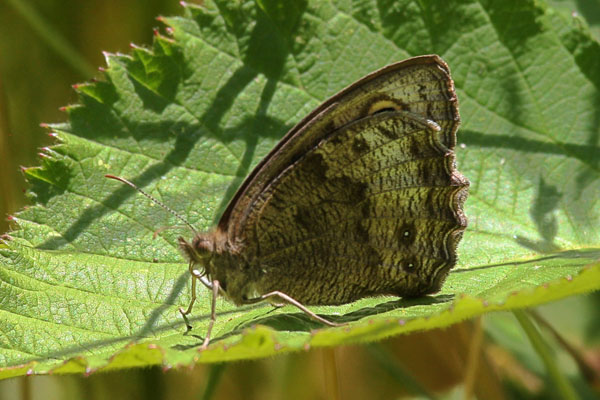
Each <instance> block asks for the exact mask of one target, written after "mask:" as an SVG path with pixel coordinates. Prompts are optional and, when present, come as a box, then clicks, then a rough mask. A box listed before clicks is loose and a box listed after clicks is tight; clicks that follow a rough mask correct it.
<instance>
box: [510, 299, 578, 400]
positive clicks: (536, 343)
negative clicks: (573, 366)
mask: <svg viewBox="0 0 600 400" xmlns="http://www.w3.org/2000/svg"><path fill="white" fill-rule="evenodd" d="M513 314H514V315H515V317H516V318H517V321H519V324H520V325H521V327H522V328H523V330H524V331H525V334H526V335H527V337H528V338H529V341H530V342H531V345H532V346H533V348H534V349H535V351H536V352H537V353H538V355H539V356H540V358H541V359H542V362H543V363H544V365H545V366H546V370H547V371H548V375H549V376H550V379H551V380H552V382H553V383H554V384H555V385H556V388H557V390H558V392H559V393H560V395H561V397H562V398H563V399H569V400H570V399H572V400H575V399H577V398H578V397H577V394H576V393H575V389H573V386H571V384H570V383H569V381H568V379H567V378H565V376H564V375H563V374H562V373H561V371H560V368H559V367H558V365H557V364H556V361H555V360H554V357H553V356H552V354H551V353H550V348H549V346H548V344H547V343H546V342H545V341H544V339H543V338H542V335H540V332H539V331H538V330H537V328H536V327H535V326H534V324H533V323H532V322H531V319H530V318H529V316H528V315H527V314H526V313H525V311H523V310H515V311H513Z"/></svg>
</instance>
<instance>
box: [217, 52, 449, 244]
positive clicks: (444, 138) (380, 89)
mask: <svg viewBox="0 0 600 400" xmlns="http://www.w3.org/2000/svg"><path fill="white" fill-rule="evenodd" d="M449 73H450V72H449V69H448V66H447V65H446V63H445V62H444V61H443V60H442V59H441V58H439V57H438V56H436V55H427V56H419V57H414V58H410V59H408V60H404V61H401V62H398V63H396V64H392V65H388V66H387V67H384V68H382V69H380V70H378V71H375V72H373V73H371V74H369V75H367V76H365V77H364V78H362V79H360V80H359V81H357V82H355V83H354V84H352V85H350V86H348V87H347V88H346V89H344V90H342V91H340V92H339V93H338V94H336V95H335V96H333V97H331V98H330V99H329V100H327V101H325V102H324V103H323V104H321V105H320V106H319V107H317V108H316V109H315V110H314V111H312V112H311V113H310V114H309V115H307V116H306V118H304V119H303V120H302V121H301V122H300V123H298V124H297V125H296V126H295V127H294V128H292V129H291V130H290V131H289V132H288V133H287V134H286V135H285V136H284V137H283V138H282V139H281V141H280V142H279V143H278V144H277V145H276V146H275V148H274V149H273V150H272V151H271V152H270V153H269V154H268V155H267V156H266V157H265V158H264V159H263V160H262V161H261V162H260V163H259V164H258V165H257V166H256V168H255V169H254V170H253V171H252V172H251V173H250V175H249V176H248V177H247V178H246V180H245V181H244V182H243V183H242V185H241V186H240V188H239V189H238V191H237V192H236V194H235V196H234V197H233V199H232V200H231V201H230V203H229V205H228V207H227V209H226V210H225V212H224V214H223V216H222V217H221V220H220V221H219V230H220V231H222V232H225V233H226V236H227V237H228V238H229V240H230V241H232V242H235V241H236V240H238V239H240V238H243V236H244V235H245V229H246V224H247V223H246V218H247V217H248V214H249V213H250V211H251V210H252V208H253V204H254V202H255V201H256V200H257V197H258V196H259V195H260V194H261V193H262V192H263V191H264V190H265V189H266V187H267V186H268V185H270V184H271V183H272V181H273V180H274V179H276V178H277V177H278V176H279V175H280V174H281V173H282V172H283V171H284V170H285V169H286V168H288V167H289V166H290V165H291V164H293V163H294V162H295V161H296V160H298V159H300V158H301V157H302V156H303V155H304V154H306V153H307V152H308V151H309V150H310V149H312V148H314V147H315V146H317V145H318V143H319V142H321V141H322V140H323V138H325V137H326V136H328V135H330V134H331V133H332V132H334V131H336V130H337V129H339V128H340V127H342V126H344V125H347V124H349V123H351V122H353V121H356V120H359V119H361V118H364V117H365V116H368V115H369V114H372V113H373V112H374V109H373V106H377V105H381V106H383V107H385V106H386V101H391V102H392V103H393V105H394V106H397V107H401V108H402V109H403V110H405V111H407V112H414V113H415V114H417V115H420V116H422V118H427V119H429V120H432V121H435V122H436V123H437V124H439V125H440V127H441V128H442V129H441V130H440V131H439V132H438V137H439V141H440V142H441V143H442V144H443V145H444V146H446V147H447V148H449V149H452V148H454V145H455V143H456V134H455V132H456V129H457V128H458V124H459V117H458V109H457V100H456V96H455V93H454V85H453V82H452V79H451V78H450V75H449Z"/></svg>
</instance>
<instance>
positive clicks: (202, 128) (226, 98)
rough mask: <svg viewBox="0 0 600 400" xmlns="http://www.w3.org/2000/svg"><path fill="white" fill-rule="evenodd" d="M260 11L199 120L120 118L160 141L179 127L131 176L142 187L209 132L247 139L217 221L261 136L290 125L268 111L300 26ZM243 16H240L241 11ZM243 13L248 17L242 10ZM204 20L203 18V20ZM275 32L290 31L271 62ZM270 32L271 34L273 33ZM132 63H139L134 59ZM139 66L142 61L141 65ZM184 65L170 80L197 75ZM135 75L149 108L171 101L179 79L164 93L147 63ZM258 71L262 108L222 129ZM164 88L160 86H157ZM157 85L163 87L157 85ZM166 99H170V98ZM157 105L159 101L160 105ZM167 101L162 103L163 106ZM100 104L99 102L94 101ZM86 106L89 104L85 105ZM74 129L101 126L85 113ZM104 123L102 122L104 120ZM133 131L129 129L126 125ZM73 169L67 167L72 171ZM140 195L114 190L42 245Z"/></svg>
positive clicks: (297, 12)
mask: <svg viewBox="0 0 600 400" xmlns="http://www.w3.org/2000/svg"><path fill="white" fill-rule="evenodd" d="M298 5H299V6H298V7H295V8H293V13H294V15H293V16H294V19H295V20H297V21H299V18H300V16H301V14H302V13H304V11H305V8H306V4H305V2H300V3H298ZM256 7H257V8H256V12H257V15H258V17H259V18H258V20H257V23H256V24H250V25H251V26H252V31H251V32H250V33H249V38H250V40H248V41H247V42H246V46H245V47H244V49H243V54H242V61H243V64H242V65H241V66H240V67H239V68H238V69H237V70H235V71H234V72H233V73H232V74H231V75H230V77H229V79H228V80H227V81H226V82H225V83H224V84H223V85H222V86H221V87H220V89H219V90H218V91H217V93H216V94H215V96H214V99H213V101H212V103H211V104H210V105H209V106H208V107H207V108H206V109H205V110H204V112H203V113H202V115H200V116H199V117H198V118H197V121H198V122H197V123H196V124H188V123H182V122H180V121H163V122H159V123H153V124H139V123H138V122H137V121H126V120H121V121H119V122H120V124H121V125H122V126H124V127H132V126H135V130H133V132H132V136H134V135H135V134H136V133H139V132H142V133H149V134H150V135H151V137H152V138H156V139H157V140H165V141H166V140H167V138H168V135H169V134H171V133H172V132H177V135H176V139H175V143H174V145H173V147H172V149H171V150H170V151H169V152H168V154H166V155H165V156H164V158H163V160H162V161H160V162H157V163H155V164H153V165H151V166H150V167H148V168H146V169H145V170H143V171H142V172H141V173H140V174H139V175H137V176H133V177H131V176H130V177H126V178H127V179H128V180H130V181H132V182H133V183H135V184H136V185H137V186H138V187H140V188H142V189H143V188H145V187H146V186H148V185H149V184H150V183H151V182H153V181H155V180H156V179H157V178H158V177H160V176H164V175H165V174H166V173H168V172H169V171H170V170H172V169H173V168H175V167H177V166H181V165H182V164H183V163H184V161H185V160H186V159H187V158H188V157H189V155H190V151H191V149H193V148H194V145H195V144H196V143H197V142H198V141H199V140H200V139H201V138H202V137H205V136H209V135H210V136H213V137H217V138H219V139H220V140H221V141H222V142H223V143H230V142H232V141H240V140H241V141H243V142H245V150H244V153H243V155H242V157H241V161H240V163H239V166H238V168H237V171H236V173H235V176H236V177H238V178H236V179H232V181H231V183H230V185H229V187H228V188H227V190H226V191H225V195H224V196H223V198H222V200H221V203H220V205H219V206H218V207H217V210H216V212H215V215H214V220H213V221H214V222H216V221H217V220H218V218H219V216H220V215H221V214H222V212H223V211H224V210H225V207H226V206H227V203H228V202H229V200H230V199H231V198H232V197H233V195H234V193H235V191H236V190H237V188H238V187H239V185H240V184H241V182H242V180H243V177H245V176H246V175H247V174H248V172H249V169H250V167H251V163H252V160H254V158H255V155H256V147H257V145H258V143H259V139H260V138H280V137H281V136H283V134H284V133H285V132H286V131H287V129H289V128H290V126H288V125H287V124H285V123H283V122H282V121H279V120H277V119H275V118H272V117H269V116H267V114H266V113H267V110H268V108H269V104H270V103H271V100H272V98H273V95H274V94H275V90H276V87H277V83H278V82H279V80H280V79H281V76H282V74H283V71H284V66H285V62H286V60H287V56H288V54H289V51H290V48H291V47H290V46H291V44H290V43H293V40H292V38H293V37H294V35H295V31H296V30H297V29H298V26H294V27H292V28H293V29H290V26H287V25H285V24H281V21H280V20H279V19H278V18H279V17H281V16H280V15H278V14H277V13H275V14H272V15H271V14H268V13H266V12H268V11H277V10H276V9H273V10H271V9H261V8H260V7H259V6H258V5H256ZM238 17H239V16H238ZM241 17H242V18H247V17H246V16H244V15H242V16H241ZM198 21H199V22H198V23H199V24H201V23H202V22H201V21H200V20H198ZM273 32H278V33H280V34H281V33H283V34H285V35H287V36H285V37H281V35H279V36H276V38H277V40H278V41H280V42H281V43H280V46H279V52H273V53H269V56H268V60H269V62H268V63H265V61H264V57H261V56H260V55H261V54H264V51H261V49H262V47H263V46H264V43H265V41H269V40H272V38H273V37H272V34H273ZM237 34H238V35H242V36H243V37H245V35H247V33H244V32H242V31H237ZM270 35H271V36H270ZM176 57H179V58H181V57H182V56H181V55H180V54H176ZM131 63H136V60H135V59H134V60H133V61H131ZM136 65H137V64H136ZM182 65H183V66H184V68H183V69H182V71H179V73H175V72H174V73H172V74H167V75H168V77H169V79H171V80H173V81H176V82H180V84H182V83H183V82H184V81H185V80H186V79H187V77H189V76H190V75H191V74H193V71H192V70H191V69H190V67H187V64H185V63H183V64H182ZM136 68H137V72H139V73H138V74H137V75H136V74H130V75H128V77H129V79H130V82H131V83H132V85H133V87H134V92H135V93H137V95H138V96H139V97H140V98H141V99H142V100H143V104H144V106H145V107H147V108H148V109H149V110H153V111H154V112H156V111H157V107H158V108H159V109H161V108H164V107H166V106H167V104H168V103H169V97H173V96H174V92H173V89H172V88H173V87H174V86H176V85H175V84H174V83H170V84H169V85H168V86H167V89H165V90H166V91H165V93H160V92H157V91H153V90H150V89H149V88H148V87H146V85H144V84H143V83H142V82H140V81H138V80H137V79H138V78H140V77H142V76H143V75H144V74H143V73H142V72H144V71H143V70H142V67H139V66H136ZM259 74H262V75H263V76H265V77H266V78H267V81H266V84H265V85H264V87H263V90H262V93H261V96H260V101H259V104H258V108H257V109H256V110H255V112H254V114H253V115H249V116H247V117H245V118H243V120H242V121H241V122H240V123H238V124H237V125H236V126H234V127H230V128H228V129H222V128H221V122H222V120H223V117H224V115H225V113H226V112H227V111H228V110H230V109H231V107H232V106H233V104H234V101H235V100H236V99H237V98H238V96H239V95H240V93H242V91H243V90H244V89H245V88H246V87H247V86H248V85H249V84H250V83H251V82H253V81H254V80H255V79H256V78H257V77H258V76H259ZM99 86H100V87H102V88H104V90H105V91H108V92H110V93H109V95H107V98H109V99H110V100H111V101H112V102H117V101H118V100H119V96H118V94H116V93H115V91H114V90H112V91H111V90H109V89H111V87H110V85H108V84H106V83H102V84H100V85H99ZM155 86H156V87H157V88H160V87H161V86H160V85H155ZM156 90H158V89H156ZM165 98H166V99H167V101H165ZM84 100H85V102H86V106H90V107H91V106H92V105H94V103H93V99H92V98H91V97H89V96H84ZM157 104H158V105H157ZM161 104H162V106H161ZM95 105H96V106H97V104H95ZM82 108H85V107H82ZM96 109H97V110H98V109H99V110H103V113H104V114H106V115H107V118H108V119H114V116H113V110H112V109H111V107H110V104H109V105H108V106H107V105H106V104H102V105H100V106H98V107H96ZM75 120H76V121H75V122H74V124H73V125H76V126H73V129H72V132H79V130H78V127H80V128H81V131H82V132H84V133H83V135H84V136H85V135H97V134H98V132H97V131H92V130H90V129H89V128H87V129H86V127H87V126H89V121H88V120H86V119H85V118H75ZM100 126H102V125H100ZM127 130H128V131H129V129H127ZM101 132H103V133H104V134H106V135H112V136H111V137H113V136H114V132H111V131H110V130H109V129H105V130H101ZM67 172H68V171H67ZM137 195H138V194H137V193H136V192H135V191H134V190H132V189H131V188H129V187H126V186H123V187H120V188H118V189H116V190H115V191H114V192H113V193H112V194H111V195H109V196H108V197H106V198H104V199H102V200H100V201H99V203H100V204H99V205H96V206H92V207H88V208H87V209H86V210H85V211H84V212H83V213H82V214H81V215H80V216H79V217H78V218H77V220H76V221H74V222H72V223H71V224H70V225H69V226H68V227H67V228H64V229H62V232H60V233H61V235H60V236H55V237H52V238H49V239H47V240H46V241H44V242H43V243H41V244H39V245H38V246H37V247H38V248H40V249H44V250H56V249H59V248H61V247H63V246H65V245H67V244H69V243H71V242H73V241H74V240H76V239H77V238H78V237H79V236H80V235H81V234H82V233H83V232H85V230H86V229H87V228H88V227H89V226H90V224H91V223H92V222H93V221H94V220H97V219H99V218H102V217H103V216H105V215H106V214H108V213H110V212H112V211H113V210H115V209H118V208H119V207H120V206H121V205H122V204H123V202H125V201H126V200H127V199H128V198H130V197H131V196H137Z"/></svg>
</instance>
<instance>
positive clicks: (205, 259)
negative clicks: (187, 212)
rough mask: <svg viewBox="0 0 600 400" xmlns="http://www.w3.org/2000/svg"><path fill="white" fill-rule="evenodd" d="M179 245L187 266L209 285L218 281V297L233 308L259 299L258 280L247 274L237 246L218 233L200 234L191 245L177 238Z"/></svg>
mask: <svg viewBox="0 0 600 400" xmlns="http://www.w3.org/2000/svg"><path fill="white" fill-rule="evenodd" d="M179 245H180V247H181V249H182V250H183V252H184V254H185V255H186V257H187V258H188V259H189V260H190V262H191V263H192V264H193V265H194V267H196V269H198V270H199V271H200V273H201V274H202V275H205V276H206V277H207V278H208V280H209V281H211V282H212V281H214V280H218V281H219V285H220V287H221V291H222V294H225V295H226V297H227V298H228V299H229V300H231V301H232V302H234V303H235V304H237V305H240V304H244V303H245V302H246V301H247V300H248V299H251V298H254V297H257V296H258V295H259V293H258V291H257V288H256V280H257V278H258V277H255V276H253V274H252V271H251V270H249V262H248V260H247V259H246V258H245V257H244V256H243V255H242V253H243V252H242V251H241V248H240V245H239V244H237V245H236V244H233V243H231V242H230V241H228V240H227V238H226V235H225V234H224V233H223V232H222V231H221V230H219V229H216V230H214V231H210V232H205V233H200V234H198V235H196V236H195V237H194V239H193V240H192V242H191V243H190V242H188V241H186V240H185V239H183V238H179Z"/></svg>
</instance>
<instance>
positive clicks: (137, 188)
mask: <svg viewBox="0 0 600 400" xmlns="http://www.w3.org/2000/svg"><path fill="white" fill-rule="evenodd" d="M104 176H105V177H106V178H110V179H115V180H117V181H119V182H122V183H124V184H126V185H129V186H131V187H132V188H134V189H135V190H137V191H138V192H140V193H141V194H143V195H144V196H146V197H147V198H149V199H150V200H151V201H152V202H153V203H154V204H158V205H159V206H161V207H162V208H164V209H165V210H167V211H168V212H170V213H171V214H173V215H174V216H175V218H177V219H178V220H180V221H181V222H183V223H184V224H186V225H187V226H188V227H189V228H190V229H191V230H192V232H194V233H195V234H196V235H197V234H198V231H197V230H196V228H194V226H193V225H192V224H190V223H189V222H188V221H187V220H186V219H185V218H183V217H182V216H181V215H179V214H178V213H177V212H176V211H175V210H173V209H172V208H171V207H169V206H167V205H166V204H164V203H163V202H162V201H160V200H158V199H156V198H154V196H152V195H150V194H148V193H146V192H144V191H143V190H142V189H140V188H139V187H137V185H135V184H134V183H132V182H129V181H128V180H127V179H125V178H121V177H120V176H115V175H104Z"/></svg>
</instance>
